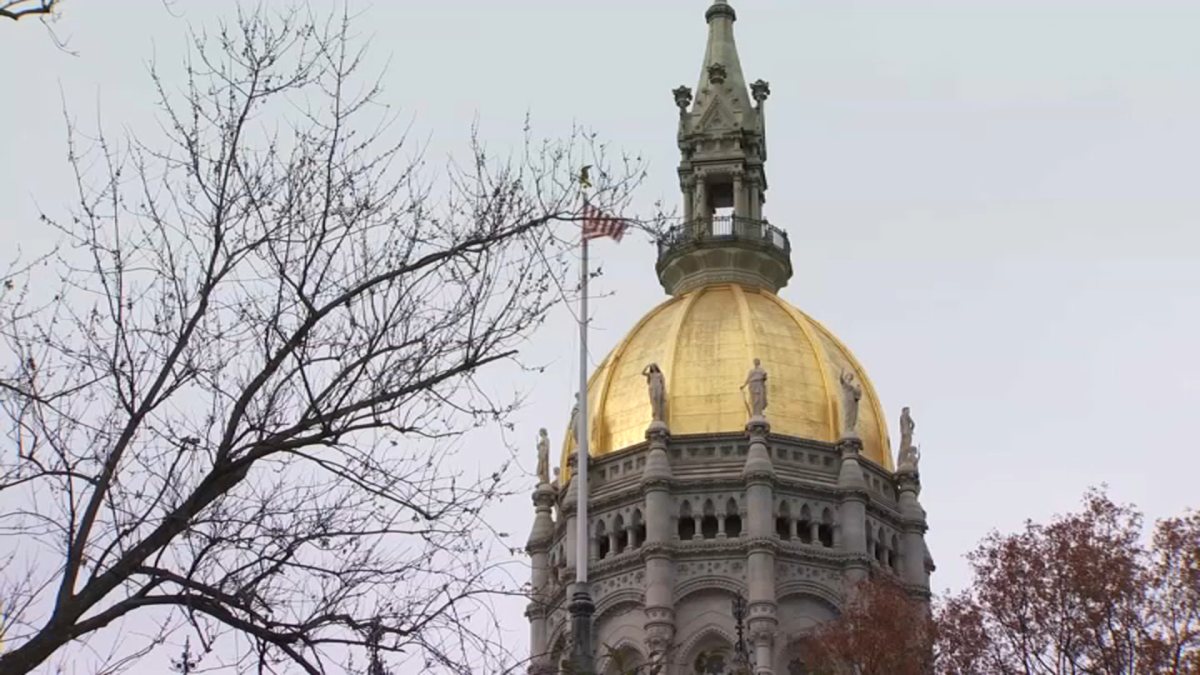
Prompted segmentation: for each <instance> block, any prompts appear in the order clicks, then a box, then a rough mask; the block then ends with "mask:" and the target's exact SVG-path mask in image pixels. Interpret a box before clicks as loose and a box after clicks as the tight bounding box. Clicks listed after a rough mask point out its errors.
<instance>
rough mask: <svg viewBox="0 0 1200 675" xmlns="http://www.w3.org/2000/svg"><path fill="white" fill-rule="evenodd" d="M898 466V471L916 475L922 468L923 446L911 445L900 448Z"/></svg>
mask: <svg viewBox="0 0 1200 675" xmlns="http://www.w3.org/2000/svg"><path fill="white" fill-rule="evenodd" d="M897 464H898V466H897V467H896V470H897V471H906V472H912V473H916V472H917V470H918V469H919V468H920V466H921V446H919V445H910V446H908V447H907V448H900V461H899V462H897Z"/></svg>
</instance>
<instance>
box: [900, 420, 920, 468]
mask: <svg viewBox="0 0 1200 675" xmlns="http://www.w3.org/2000/svg"><path fill="white" fill-rule="evenodd" d="M916 428H917V423H916V422H913V418H912V415H911V414H910V413H909V411H908V406H905V407H904V408H903V409H901V410H900V456H899V457H898V458H897V461H896V464H897V466H896V469H897V470H898V471H904V472H912V473H916V471H917V467H918V465H919V464H920V463H921V448H919V447H917V446H915V445H913V431H914V430H915V429H916Z"/></svg>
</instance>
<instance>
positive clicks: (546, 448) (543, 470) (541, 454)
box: [537, 429, 550, 485]
mask: <svg viewBox="0 0 1200 675" xmlns="http://www.w3.org/2000/svg"><path fill="white" fill-rule="evenodd" d="M537 452H538V463H537V476H538V485H542V484H544V483H549V482H550V435H549V434H548V433H547V432H546V430H545V429H541V430H539V431H538V441H537Z"/></svg>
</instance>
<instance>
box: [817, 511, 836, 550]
mask: <svg viewBox="0 0 1200 675" xmlns="http://www.w3.org/2000/svg"><path fill="white" fill-rule="evenodd" d="M817 539H818V540H819V541H820V542H821V545H822V546H824V547H825V548H833V512H832V511H830V510H829V509H825V510H824V511H823V512H821V524H820V525H818V526H817Z"/></svg>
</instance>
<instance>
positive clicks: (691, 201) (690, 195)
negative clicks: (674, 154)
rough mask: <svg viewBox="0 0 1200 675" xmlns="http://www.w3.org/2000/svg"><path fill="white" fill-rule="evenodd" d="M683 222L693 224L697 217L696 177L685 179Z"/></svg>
mask: <svg viewBox="0 0 1200 675" xmlns="http://www.w3.org/2000/svg"><path fill="white" fill-rule="evenodd" d="M682 184H683V222H685V223H691V222H692V219H693V218H695V217H696V208H695V207H696V177H695V176H688V177H687V178H685V179H683V181H682Z"/></svg>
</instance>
